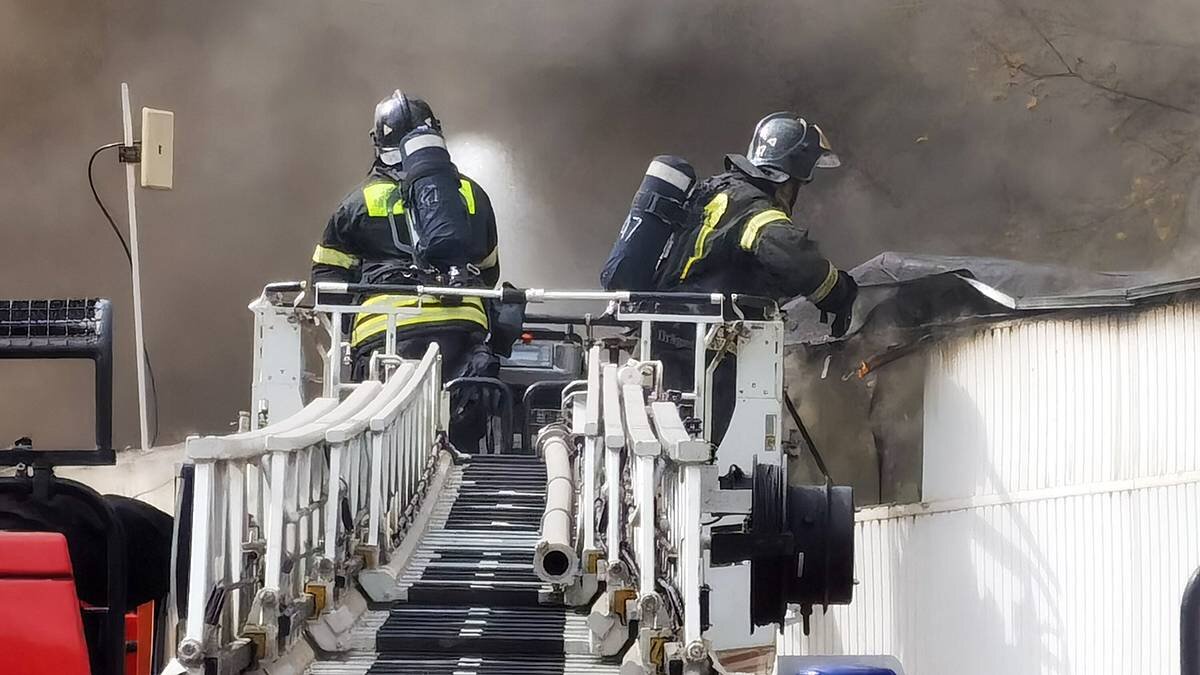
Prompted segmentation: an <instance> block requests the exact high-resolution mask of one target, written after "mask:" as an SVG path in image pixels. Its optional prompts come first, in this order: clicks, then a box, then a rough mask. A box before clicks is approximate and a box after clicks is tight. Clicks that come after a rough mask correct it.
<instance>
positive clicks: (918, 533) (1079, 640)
mask: <svg viewBox="0 0 1200 675" xmlns="http://www.w3.org/2000/svg"><path fill="white" fill-rule="evenodd" d="M1197 351H1200V312H1198V309H1197V305H1196V304H1195V303H1190V304H1185V305H1179V306H1170V307H1161V308H1154V309H1151V310H1147V311H1141V312H1137V313H1127V314H1116V315H1109V316H1092V317H1085V318H1079V319H1066V320H1064V319H1053V318H1047V319H1041V320H1037V321H1028V322H1018V323H1013V324H1009V325H1004V326H996V327H992V328H988V329H985V330H981V331H979V332H978V333H976V334H975V335H973V336H969V337H965V338H960V339H955V340H952V341H948V342H946V343H944V344H943V345H941V346H940V347H939V348H938V349H937V350H936V351H935V352H934V354H933V355H932V356H931V358H930V369H929V373H928V377H927V380H926V390H925V420H924V424H925V448H924V452H925V456H924V484H923V491H924V492H923V494H924V498H925V499H926V504H927V505H928V506H927V508H924V509H923V508H922V507H920V506H910V507H895V508H891V509H888V508H879V509H871V510H868V511H865V512H862V513H860V514H859V517H860V522H859V524H858V526H857V546H858V548H857V551H856V561H855V567H856V571H855V577H856V578H857V579H858V580H859V582H860V585H859V586H858V587H857V588H856V592H855V601H854V603H853V604H852V605H851V606H849V607H840V608H834V609H832V610H831V611H830V612H829V614H828V615H826V616H825V617H814V620H813V623H814V626H813V627H814V631H813V635H812V636H811V637H810V638H802V637H801V636H800V630H799V627H798V626H792V627H789V628H788V630H787V633H786V635H785V637H784V639H783V642H782V644H781V647H782V652H783V653H796V654H801V653H829V654H842V653H846V654H853V653H887V654H895V655H897V656H899V657H900V658H901V660H902V662H903V663H904V665H905V668H906V671H907V672H908V673H909V674H910V675H962V674H965V673H970V674H971V675H989V674H992V673H994V674H995V675H1012V674H1014V673H1021V674H1022V675H1024V674H1026V673H1052V674H1056V675H1057V674H1062V675H1067V674H1076V673H1077V674H1079V675H1094V674H1096V673H1128V672H1134V673H1155V674H1158V673H1170V672H1177V670H1178V654H1179V651H1178V640H1179V635H1178V621H1179V600H1180V597H1181V595H1182V591H1183V588H1184V586H1185V585H1186V584H1187V581H1188V577H1189V576H1190V574H1191V573H1192V571H1193V570H1195V569H1196V568H1197V566H1200V473H1198V472H1200V453H1198V452H1197V445H1196V438H1197V431H1200V430H1198V429H1197V425H1198V424H1200V420H1198V418H1200V406H1198V405H1197V404H1198V403H1200V401H1198V399H1197V393H1196V388H1197V386H1198V385H1197V382H1198V381H1200V361H1198V359H1200V357H1198V356H1197Z"/></svg>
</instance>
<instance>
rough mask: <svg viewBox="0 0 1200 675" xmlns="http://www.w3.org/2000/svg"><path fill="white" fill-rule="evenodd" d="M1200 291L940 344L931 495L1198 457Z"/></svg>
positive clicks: (1198, 460)
mask: <svg viewBox="0 0 1200 675" xmlns="http://www.w3.org/2000/svg"><path fill="white" fill-rule="evenodd" d="M1198 351H1200V313H1198V308H1197V305H1196V304H1195V303H1189V304H1186V305H1179V306H1166V307H1160V308H1156V309H1153V310H1149V311H1145V312H1140V313H1130V314H1120V315H1106V316H1093V317H1089V318H1081V319H1075V320H1039V321H1024V322H1018V323H1013V324H1010V325H1005V326H998V327H995V328H991V329H989V330H985V331H981V332H980V333H979V334H977V335H976V336H975V337H974V338H970V339H958V340H952V341H950V342H947V343H945V344H943V345H941V347H940V348H939V349H937V350H936V351H935V352H934V353H933V355H932V357H931V359H930V364H929V370H928V374H927V376H926V382H925V447H924V451H925V460H924V477H923V485H922V489H923V492H922V498H923V499H925V500H926V501H931V500H939V499H953V498H957V497H967V496H971V495H979V494H995V493H1001V492H1018V491H1023V490H1031V489H1037V488H1046V487H1059V486H1064V485H1080V484H1089V483H1097V482H1107V481H1114V480H1122V479H1127V478H1135V477H1141V476H1159V475H1164V474H1173V473H1177V472H1180V471H1195V470H1198V469H1200V453H1197V452H1195V448H1196V442H1195V439H1196V438H1197V432H1198V431H1200V414H1197V413H1198V412H1200V407H1198V406H1197V403H1198V400H1197V393H1196V390H1197V384H1196V382H1197V379H1198V377H1197V376H1198V374H1200V366H1198V361H1197V359H1198V358H1200V357H1198V356H1197V352H1198Z"/></svg>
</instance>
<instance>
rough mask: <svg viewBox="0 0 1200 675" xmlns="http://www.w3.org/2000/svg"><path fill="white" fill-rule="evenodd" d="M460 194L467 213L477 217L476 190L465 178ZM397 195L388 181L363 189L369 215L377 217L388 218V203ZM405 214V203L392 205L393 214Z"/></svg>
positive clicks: (398, 202)
mask: <svg viewBox="0 0 1200 675" xmlns="http://www.w3.org/2000/svg"><path fill="white" fill-rule="evenodd" d="M458 192H459V194H461V195H462V197H463V201H464V202H466V204H467V213H469V214H471V215H475V188H473V187H471V181H469V180H467V179H466V178H463V179H462V181H461V183H460V184H459V186H458ZM395 193H396V184H395V183H389V182H387V181H383V182H379V183H371V184H370V185H368V186H366V187H364V188H363V201H364V202H366V204H367V215H368V216H376V217H381V218H382V217H387V205H388V202H389V201H391V200H392V199H394V197H393V195H394V194H395ZM403 213H404V201H403V200H401V199H397V200H396V203H395V204H393V205H392V214H393V215H397V216H398V215H401V214H403Z"/></svg>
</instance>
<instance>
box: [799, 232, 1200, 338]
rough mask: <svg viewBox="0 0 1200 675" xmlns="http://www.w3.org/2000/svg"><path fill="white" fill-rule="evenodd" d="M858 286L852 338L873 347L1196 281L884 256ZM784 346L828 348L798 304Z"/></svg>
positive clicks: (1146, 295) (1123, 299) (812, 317)
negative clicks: (977, 321)
mask: <svg viewBox="0 0 1200 675" xmlns="http://www.w3.org/2000/svg"><path fill="white" fill-rule="evenodd" d="M850 274H851V275H852V276H854V278H855V279H856V280H857V281H858V283H859V297H858V301H857V302H856V303H855V309H854V311H855V317H854V323H853V324H852V325H851V329H850V337H852V336H854V335H855V334H862V337H869V340H868V341H869V342H871V343H873V345H874V346H875V347H879V346H881V345H885V344H899V343H904V342H911V341H912V340H913V339H915V338H916V337H920V336H921V335H922V334H925V333H929V332H931V328H932V327H933V326H937V325H945V324H948V323H958V322H961V321H963V320H965V319H970V318H973V317H975V318H985V317H995V318H1002V317H1005V316H1012V315H1016V314H1020V313H1023V312H1032V311H1049V310H1056V309H1071V308H1074V309H1084V308H1101V307H1129V306H1132V305H1134V304H1137V303H1138V302H1142V301H1145V300H1149V299H1151V298H1155V297H1160V296H1164V295H1170V294H1173V293H1179V292H1184V291H1190V290H1196V289H1200V278H1189V279H1179V280H1171V279H1165V278H1163V277H1162V276H1161V275H1157V274H1155V273H1150V272H1089V271H1085V270H1078V269H1073V268H1069V267H1063V266H1057V265H1038V264H1031V263H1023V262H1018V261H1015V260H1004V259H1001V258H975V257H966V256H933V255H920V254H907V253H895V252H888V253H882V254H880V255H878V256H876V257H875V258H872V259H871V260H868V261H867V262H865V263H863V264H861V265H859V266H858V267H856V268H854V269H853V270H851V271H850ZM786 308H787V310H788V342H789V343H791V344H795V343H802V344H819V343H823V342H829V341H831V340H830V338H829V328H828V326H826V325H824V324H822V323H821V322H820V314H819V312H817V310H816V309H815V308H813V307H812V306H811V305H810V304H808V303H807V302H806V301H805V300H804V299H803V298H799V299H796V300H793V301H791V302H790V303H788V304H787V305H786Z"/></svg>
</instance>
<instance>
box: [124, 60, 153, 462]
mask: <svg viewBox="0 0 1200 675" xmlns="http://www.w3.org/2000/svg"><path fill="white" fill-rule="evenodd" d="M121 116H122V122H123V123H124V125H125V145H126V146H130V145H133V115H132V113H131V112H130V110H129V84H128V83H125V82H122V83H121ZM133 172H134V165H133V164H132V163H129V164H126V165H125V192H126V194H127V196H128V200H129V253H130V256H131V257H132V258H133V260H132V263H133V336H134V342H135V343H136V345H137V376H138V419H139V421H140V422H141V432H142V449H143V450H149V449H150V422H149V414H148V411H147V409H146V341H145V338H144V337H143V334H142V274H141V266H140V265H139V259H138V229H137V206H136V205H135V204H134V194H133V193H134V190H135V188H136V186H135V185H134V180H135V179H134V176H133Z"/></svg>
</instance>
